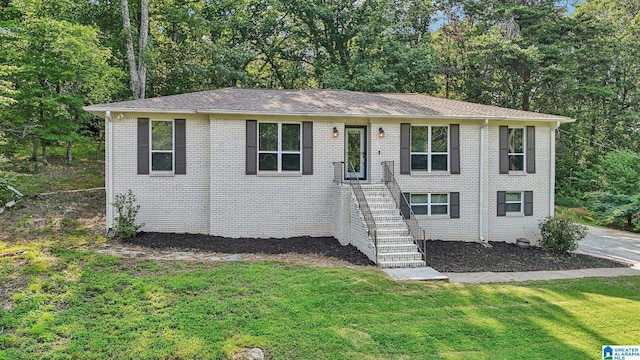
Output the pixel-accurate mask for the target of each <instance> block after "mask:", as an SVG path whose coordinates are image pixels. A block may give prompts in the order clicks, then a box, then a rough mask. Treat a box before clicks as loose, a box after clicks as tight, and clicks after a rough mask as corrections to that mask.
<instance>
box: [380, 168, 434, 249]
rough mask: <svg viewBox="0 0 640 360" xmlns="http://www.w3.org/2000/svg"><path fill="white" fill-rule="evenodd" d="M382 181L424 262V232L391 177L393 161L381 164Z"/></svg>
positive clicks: (425, 238)
mask: <svg viewBox="0 0 640 360" xmlns="http://www.w3.org/2000/svg"><path fill="white" fill-rule="evenodd" d="M382 181H384V183H385V184H386V185H387V188H389V191H391V195H393V200H395V202H396V208H397V209H398V211H400V214H401V215H402V217H404V221H405V222H406V223H407V227H408V228H409V233H410V234H411V236H412V237H413V241H414V242H415V244H416V245H417V246H418V250H420V253H421V254H422V260H425V261H426V260H427V258H426V255H425V251H426V249H425V247H426V244H427V236H426V232H425V231H424V229H423V228H422V227H421V226H420V224H419V223H418V219H416V214H414V213H413V211H412V210H411V203H410V202H409V199H407V197H406V196H404V193H403V192H402V189H400V185H398V182H397V181H396V178H395V176H394V175H393V161H383V162H382Z"/></svg>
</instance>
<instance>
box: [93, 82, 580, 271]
mask: <svg viewBox="0 0 640 360" xmlns="http://www.w3.org/2000/svg"><path fill="white" fill-rule="evenodd" d="M85 110H86V111H88V112H90V113H93V114H95V115H98V116H100V117H103V118H105V119H106V138H107V141H106V144H107V146H106V170H107V171H106V188H107V203H108V205H107V227H108V228H111V227H112V226H113V221H114V216H113V209H112V206H111V205H110V203H111V202H112V200H113V196H114V194H118V193H124V192H126V191H127V190H128V189H131V190H132V191H133V192H134V194H135V195H136V197H137V199H138V203H139V204H140V205H141V207H140V212H139V215H138V221H139V222H143V223H145V227H144V229H143V230H145V231H158V232H186V233H204V234H211V235H218V236H225V237H232V238H236V237H252V238H268V237H276V238H287V237H295V236H334V237H336V238H337V239H338V240H339V241H340V242H341V243H343V244H348V243H352V244H354V245H355V246H357V247H358V248H359V249H360V250H362V251H363V252H364V253H366V254H367V255H369V257H370V258H372V259H373V260H377V261H378V262H379V263H381V264H383V263H384V262H385V261H384V259H383V260H380V259H379V258H378V257H379V256H380V253H381V250H380V249H377V248H376V246H375V245H376V244H377V245H378V247H379V248H382V247H383V246H384V245H385V243H384V241H386V240H384V239H385V238H389V239H390V236H391V235H394V234H395V235H399V234H404V235H406V234H407V230H406V226H404V225H402V226H404V228H402V226H400V225H398V224H396V225H397V226H396V225H393V224H392V223H393V222H397V219H393V218H392V217H384V216H382V214H383V213H385V211H386V213H388V214H391V213H393V212H395V213H396V214H393V215H394V216H395V215H398V214H397V213H400V214H402V215H403V216H402V217H404V218H408V219H413V220H411V221H414V223H416V224H418V225H419V226H420V228H422V229H423V230H424V235H423V237H425V238H427V239H442V240H460V241H507V242H513V241H515V239H517V238H520V237H524V238H528V239H530V240H535V237H536V236H535V234H536V232H537V225H538V223H539V221H540V220H542V219H544V218H545V217H547V216H550V215H553V203H554V176H555V173H554V157H555V148H554V147H555V129H556V128H557V127H558V126H559V125H560V124H562V123H567V122H571V121H573V120H572V119H569V118H565V117H560V116H555V115H547V114H539V113H533V112H525V111H518V110H511V109H504V108H499V107H494V106H486V105H477V104H472V103H467V102H461V101H454V100H447V99H440V98H435V97H429V96H423V95H418V94H372V93H359V92H350V91H342V90H306V91H301V90H264V89H240V88H227V89H220V90H213V91H204V92H198V93H191V94H183V95H174V96H166V97H159V98H152V99H144V100H134V101H125V102H119V103H111V104H101V105H92V106H87V107H85ZM345 161H346V162H347V163H349V162H351V163H353V165H354V169H353V170H355V171H351V170H350V169H348V170H349V171H345V170H344V166H343V165H342V164H341V163H340V162H345ZM383 162H385V163H386V164H388V165H390V166H392V167H393V169H391V170H392V172H393V176H394V177H395V179H396V180H397V183H394V184H397V185H398V186H399V188H400V189H401V191H402V193H404V197H402V196H400V198H399V199H400V200H398V196H397V195H398V194H399V191H397V189H396V191H395V193H394V192H393V191H391V192H390V191H389V190H388V189H387V187H385V186H383V187H382V188H380V187H379V186H378V187H376V184H387V185H388V186H389V188H391V187H392V186H391V185H393V184H391V183H390V182H389V180H390V179H389V176H388V175H387V176H385V173H384V169H383V165H382V163H383ZM345 176H346V177H347V178H349V179H353V180H355V178H359V182H360V183H361V184H365V185H363V186H361V187H359V189H361V188H364V191H363V194H364V199H365V200H367V201H366V202H367V205H366V206H367V207H369V205H370V206H371V209H370V210H368V211H366V210H365V209H363V208H362V207H363V203H362V200H363V199H362V198H357V196H356V195H357V194H356V193H355V192H354V191H352V187H351V186H349V184H348V183H342V181H341V180H342V179H344V178H345ZM383 178H385V180H387V181H386V182H383V181H382V180H383ZM336 179H337V181H334V180H336ZM366 184H371V185H366ZM385 192H388V193H389V196H386V195H385ZM392 194H393V195H395V197H396V202H395V203H394V204H392V205H388V204H387V205H385V204H384V203H385V202H389V201H390V200H389V199H391V198H392V196H391V195H392ZM385 199H386V200H385ZM403 199H406V201H407V203H406V204H405V203H404V200H403ZM392 203H393V202H392ZM385 206H391V207H396V208H397V209H396V210H393V209H391V210H388V211H387V210H384V209H382V208H384V207H385ZM409 209H411V210H412V211H409ZM365 212H368V213H377V214H378V215H376V216H375V219H374V220H373V221H371V220H370V219H368V218H367V216H366V214H364V213H365ZM367 221H369V223H367ZM373 222H375V224H373ZM384 224H387V225H388V227H390V228H389V229H385V225H384ZM371 225H373V228H372V227H371ZM409 225H410V226H411V224H409ZM394 226H396V228H395V230H393V229H392V228H394ZM419 231H422V230H419ZM373 232H375V233H376V234H373ZM385 234H386V235H385ZM412 234H413V235H414V237H416V236H415V235H416V231H415V229H414V230H413V231H412V233H411V234H409V235H412ZM374 235H375V236H374ZM387 235H388V236H387ZM418 237H420V236H418ZM389 239H387V240H389ZM400 243H401V242H400V241H396V242H393V241H391V240H389V242H388V243H386V245H389V249H392V248H393V249H395V250H392V251H395V252H396V253H398V254H407V253H409V252H410V251H409V250H408V248H407V247H405V248H402V249H401V248H400V245H398V244H400ZM396 245H397V246H396ZM411 246H414V245H411ZM376 249H377V250H376ZM410 258H411V259H413V258H412V257H411V256H404V257H403V256H400V255H397V256H395V255H394V256H389V257H388V259H387V260H389V261H391V260H393V261H401V260H407V261H409V262H406V261H405V264H404V265H406V266H415V264H414V265H412V264H411V263H410V260H411V259H410ZM385 259H386V258H385ZM389 266H402V264H399V265H398V264H396V265H389Z"/></svg>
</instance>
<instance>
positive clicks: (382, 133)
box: [378, 128, 384, 138]
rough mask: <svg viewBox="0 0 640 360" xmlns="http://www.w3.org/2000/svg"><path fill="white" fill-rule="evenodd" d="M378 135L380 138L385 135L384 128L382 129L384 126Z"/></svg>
mask: <svg viewBox="0 0 640 360" xmlns="http://www.w3.org/2000/svg"><path fill="white" fill-rule="evenodd" d="M378 137H379V138H383V137H384V130H382V128H379V129H378Z"/></svg>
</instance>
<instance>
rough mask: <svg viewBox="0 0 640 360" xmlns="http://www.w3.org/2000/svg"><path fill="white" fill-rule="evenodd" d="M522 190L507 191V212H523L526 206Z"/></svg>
mask: <svg viewBox="0 0 640 360" xmlns="http://www.w3.org/2000/svg"><path fill="white" fill-rule="evenodd" d="M523 198H524V197H523V194H522V192H507V193H505V206H504V209H505V212H506V213H508V214H522V210H523V208H524V206H523V205H524V204H523Z"/></svg>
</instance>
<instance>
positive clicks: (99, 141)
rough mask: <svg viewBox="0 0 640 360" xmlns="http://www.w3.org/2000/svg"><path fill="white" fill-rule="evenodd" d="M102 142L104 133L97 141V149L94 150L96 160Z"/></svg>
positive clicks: (98, 157)
mask: <svg viewBox="0 0 640 360" xmlns="http://www.w3.org/2000/svg"><path fill="white" fill-rule="evenodd" d="M102 140H104V133H101V134H100V138H99V139H98V147H97V148H96V160H98V159H100V147H101V146H102Z"/></svg>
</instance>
